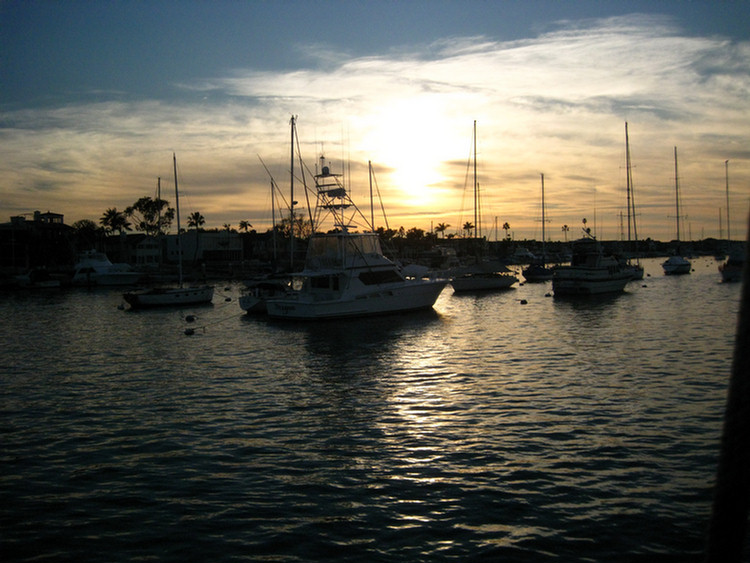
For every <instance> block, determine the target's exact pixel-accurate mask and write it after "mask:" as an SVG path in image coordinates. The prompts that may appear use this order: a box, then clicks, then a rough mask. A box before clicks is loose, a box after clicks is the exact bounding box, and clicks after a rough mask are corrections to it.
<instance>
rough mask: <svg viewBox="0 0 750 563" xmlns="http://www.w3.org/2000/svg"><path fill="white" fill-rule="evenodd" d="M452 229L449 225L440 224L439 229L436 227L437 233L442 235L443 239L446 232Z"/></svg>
mask: <svg viewBox="0 0 750 563" xmlns="http://www.w3.org/2000/svg"><path fill="white" fill-rule="evenodd" d="M448 227H450V225H449V224H448V223H438V224H437V227H435V232H436V233H441V234H442V235H443V238H445V231H446V230H447V229H448Z"/></svg>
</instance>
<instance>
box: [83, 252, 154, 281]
mask: <svg viewBox="0 0 750 563" xmlns="http://www.w3.org/2000/svg"><path fill="white" fill-rule="evenodd" d="M143 277H144V274H143V273H141V272H136V271H134V270H133V268H131V266H130V265H129V264H113V263H112V262H110V260H109V258H107V255H106V254H105V253H104V252H99V251H97V250H87V251H85V252H82V253H81V254H79V255H78V261H77V262H76V264H75V266H74V268H73V277H72V279H71V283H72V284H73V285H83V286H87V287H91V286H117V285H136V284H137V283H138V282H139V281H140V280H141V279H143Z"/></svg>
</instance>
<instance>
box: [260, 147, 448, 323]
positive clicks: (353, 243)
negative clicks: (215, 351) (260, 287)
mask: <svg viewBox="0 0 750 563" xmlns="http://www.w3.org/2000/svg"><path fill="white" fill-rule="evenodd" d="M321 165H322V166H321V172H320V173H319V174H316V175H315V189H316V191H317V198H318V201H317V204H316V208H317V210H318V211H320V212H330V213H331V214H332V215H333V221H334V232H330V233H326V234H322V233H317V234H313V235H312V237H311V238H310V240H309V243H308V248H307V255H306V258H305V265H304V269H303V270H302V271H301V272H300V273H298V274H295V275H294V276H293V282H292V291H290V292H289V293H287V294H285V295H284V296H282V297H278V298H270V299H267V300H266V302H265V304H266V308H267V312H268V315H269V316H270V317H272V318H280V319H297V320H312V319H329V318H343V317H364V316H370V315H380V314H385V313H401V312H406V311H412V310H416V309H428V308H430V307H432V306H433V305H434V304H435V301H436V300H437V298H438V296H439V295H440V292H441V291H442V290H443V288H444V287H445V286H446V285H447V283H448V280H447V279H429V278H407V277H406V276H405V275H404V273H403V272H402V270H401V269H400V268H399V267H398V265H397V264H396V263H394V262H393V261H391V260H390V259H388V258H387V257H386V256H385V255H384V254H383V251H382V248H381V245H380V238H379V236H378V235H377V233H374V232H354V229H355V228H356V227H355V226H354V224H353V215H350V216H347V215H346V214H347V213H348V211H347V210H349V209H353V211H354V213H359V210H358V209H356V206H355V205H354V203H353V202H352V201H351V199H350V197H349V194H348V192H347V190H346V189H345V187H344V185H343V183H342V181H341V175H340V174H332V173H331V172H330V168H329V167H328V166H327V165H325V161H324V160H323V159H322V158H321ZM370 228H372V227H371V226H370Z"/></svg>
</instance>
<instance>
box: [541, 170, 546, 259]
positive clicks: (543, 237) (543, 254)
mask: <svg viewBox="0 0 750 563" xmlns="http://www.w3.org/2000/svg"><path fill="white" fill-rule="evenodd" d="M544 221H545V217H544V173H542V260H545V259H546V255H547V254H546V252H545V251H544V239H545V238H546V237H545V234H544Z"/></svg>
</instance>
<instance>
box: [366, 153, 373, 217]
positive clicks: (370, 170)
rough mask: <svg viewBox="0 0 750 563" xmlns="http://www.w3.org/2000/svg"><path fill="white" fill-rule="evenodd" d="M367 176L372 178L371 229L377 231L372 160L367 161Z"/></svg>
mask: <svg viewBox="0 0 750 563" xmlns="http://www.w3.org/2000/svg"><path fill="white" fill-rule="evenodd" d="M367 175H368V176H369V178H370V228H371V229H372V230H373V232H374V231H375V207H374V205H373V202H372V160H368V161H367Z"/></svg>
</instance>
